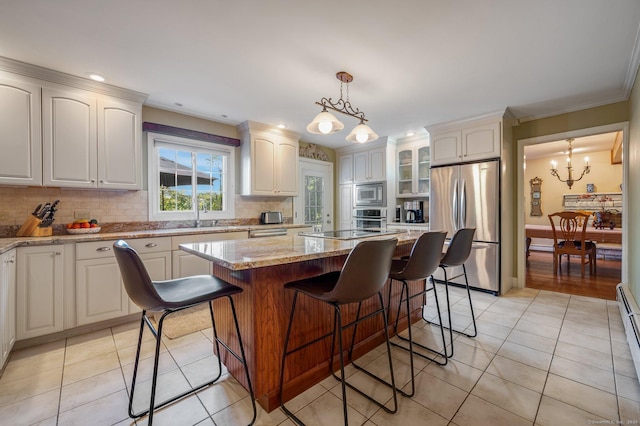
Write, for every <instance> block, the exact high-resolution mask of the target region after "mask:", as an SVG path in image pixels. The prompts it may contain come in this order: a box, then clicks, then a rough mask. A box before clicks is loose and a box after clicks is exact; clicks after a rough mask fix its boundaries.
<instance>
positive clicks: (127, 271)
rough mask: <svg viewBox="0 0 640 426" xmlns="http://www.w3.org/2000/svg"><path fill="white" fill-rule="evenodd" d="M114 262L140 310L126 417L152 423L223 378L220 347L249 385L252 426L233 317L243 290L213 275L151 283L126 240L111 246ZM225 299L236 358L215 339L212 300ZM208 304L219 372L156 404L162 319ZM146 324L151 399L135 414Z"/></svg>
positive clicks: (254, 405) (216, 335)
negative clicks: (157, 414) (160, 412)
mask: <svg viewBox="0 0 640 426" xmlns="http://www.w3.org/2000/svg"><path fill="white" fill-rule="evenodd" d="M113 249H114V252H115V256H116V260H117V262H118V266H119V268H120V274H121V275H122V281H123V282H124V287H125V289H126V291H127V294H128V295H129V298H130V299H131V300H132V301H133V303H135V304H136V305H138V306H139V307H140V308H141V309H142V317H141V319H140V332H139V335H138V347H137V349H136V358H135V363H134V367H133V379H132V380H131V392H130V393H129V417H131V418H132V419H138V418H140V417H143V416H145V415H148V417H147V424H148V425H151V424H152V423H153V415H154V411H155V410H157V409H159V408H162V407H164V406H166V405H168V404H171V403H172V402H175V401H177V400H179V399H182V398H184V397H186V396H187V395H191V394H193V393H195V392H197V391H199V390H200V389H203V388H205V387H207V386H210V385H212V384H213V383H215V382H216V381H218V379H220V377H221V376H222V371H223V370H222V361H221V359H220V345H222V346H223V347H224V348H225V349H226V350H227V352H228V353H229V354H231V355H232V356H233V357H235V358H236V359H237V360H238V361H239V362H240V363H241V364H242V365H243V367H244V373H245V375H246V379H247V384H248V386H249V396H250V398H251V404H252V405H253V418H252V419H251V421H250V422H249V425H252V424H253V423H254V422H255V420H256V403H255V398H254V395H253V388H252V386H251V378H250V376H249V368H248V366H247V358H246V356H245V352H244V347H243V345H242V338H241V336H240V327H239V325H238V317H237V315H236V309H235V305H234V303H233V298H232V297H231V296H233V295H235V294H239V293H242V289H241V288H240V287H237V286H235V285H233V284H230V283H228V282H226V281H224V280H222V279H220V278H217V277H214V276H212V275H196V276H191V277H185V278H177V279H172V280H165V281H152V280H151V278H150V277H149V273H148V272H147V269H146V268H145V266H144V264H143V263H142V260H141V259H140V257H139V256H138V253H137V252H136V251H135V250H134V249H133V248H131V247H130V246H129V244H127V243H126V242H125V241H123V240H118V241H116V242H115V243H114V244H113ZM222 297H226V298H227V299H228V300H229V303H230V305H231V315H232V316H233V322H234V324H235V331H236V335H237V337H238V346H239V347H240V354H239V355H238V354H237V353H236V352H235V351H234V350H232V349H231V348H230V347H229V346H227V344H226V343H225V342H223V341H222V340H221V339H220V338H219V337H218V331H217V329H216V321H215V317H214V315H213V305H212V301H213V300H216V299H219V298H222ZM202 303H207V304H208V305H209V313H210V314H211V324H212V326H213V336H214V341H213V348H214V349H215V355H216V358H217V361H218V371H217V373H216V374H215V376H216V377H215V378H214V379H213V380H209V381H207V382H206V383H203V384H201V385H198V386H195V387H193V388H190V389H189V390H187V391H185V392H182V393H180V394H179V395H175V396H173V397H171V398H170V399H168V400H166V401H164V402H161V403H159V404H155V395H156V386H157V382H158V363H159V357H160V347H161V343H162V327H163V325H164V320H165V318H166V317H167V316H168V315H170V314H172V313H174V312H178V311H182V310H184V309H187V308H190V307H193V306H197V305H200V304H202ZM151 312H153V313H154V315H157V314H160V316H159V319H158V325H157V328H156V327H155V326H154V325H153V323H152V321H151V319H150V318H149V316H148V315H147V313H151ZM145 324H146V325H147V327H148V328H149V329H150V331H151V333H152V334H153V336H154V337H155V356H154V360H153V376H152V379H151V396H150V401H149V408H148V409H147V410H143V411H140V412H138V413H134V412H133V399H134V392H135V390H136V379H137V376H138V364H139V362H140V350H141V347H142V334H143V332H144V327H145Z"/></svg>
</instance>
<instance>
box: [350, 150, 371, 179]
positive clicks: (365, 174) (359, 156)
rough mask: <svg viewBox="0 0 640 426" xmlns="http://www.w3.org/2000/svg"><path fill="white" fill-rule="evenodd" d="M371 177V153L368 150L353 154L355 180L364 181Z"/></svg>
mask: <svg viewBox="0 0 640 426" xmlns="http://www.w3.org/2000/svg"><path fill="white" fill-rule="evenodd" d="M368 179H369V153H368V152H367V151H363V152H356V153H354V154H353V180H354V182H364V181H367V180H368Z"/></svg>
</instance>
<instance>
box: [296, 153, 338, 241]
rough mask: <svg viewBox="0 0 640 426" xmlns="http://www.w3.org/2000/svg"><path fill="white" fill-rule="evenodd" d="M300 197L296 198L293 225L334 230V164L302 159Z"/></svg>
mask: <svg viewBox="0 0 640 426" xmlns="http://www.w3.org/2000/svg"><path fill="white" fill-rule="evenodd" d="M300 188H301V189H300V195H299V196H298V197H294V202H293V223H296V224H306V225H320V226H321V227H322V230H323V231H332V230H333V163H327V162H326V161H318V160H311V159H308V158H300Z"/></svg>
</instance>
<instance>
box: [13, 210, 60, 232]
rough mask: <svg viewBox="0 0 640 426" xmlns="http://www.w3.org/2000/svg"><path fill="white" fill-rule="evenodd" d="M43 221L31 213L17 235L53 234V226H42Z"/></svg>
mask: <svg viewBox="0 0 640 426" xmlns="http://www.w3.org/2000/svg"><path fill="white" fill-rule="evenodd" d="M41 223H42V220H41V219H38V218H37V217H35V216H33V215H29V217H27V219H26V220H25V221H24V223H23V224H22V226H21V227H20V229H19V230H18V232H17V233H16V235H17V236H18V237H49V236H51V235H53V228H52V227H50V226H47V227H46V228H40V224H41Z"/></svg>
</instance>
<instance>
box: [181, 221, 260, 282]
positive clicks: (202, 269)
mask: <svg viewBox="0 0 640 426" xmlns="http://www.w3.org/2000/svg"><path fill="white" fill-rule="evenodd" d="M248 237H249V233H248V232H247V231H236V232H224V233H215V234H198V235H180V236H176V237H173V238H171V248H172V253H171V257H172V274H173V278H183V277H190V276H192V275H208V274H211V262H209V261H208V260H206V259H203V258H201V257H199V256H196V255H195V254H191V253H187V252H186V251H184V250H180V244H186V243H200V242H209V241H221V240H242V239H246V238H248Z"/></svg>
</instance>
